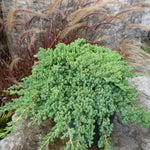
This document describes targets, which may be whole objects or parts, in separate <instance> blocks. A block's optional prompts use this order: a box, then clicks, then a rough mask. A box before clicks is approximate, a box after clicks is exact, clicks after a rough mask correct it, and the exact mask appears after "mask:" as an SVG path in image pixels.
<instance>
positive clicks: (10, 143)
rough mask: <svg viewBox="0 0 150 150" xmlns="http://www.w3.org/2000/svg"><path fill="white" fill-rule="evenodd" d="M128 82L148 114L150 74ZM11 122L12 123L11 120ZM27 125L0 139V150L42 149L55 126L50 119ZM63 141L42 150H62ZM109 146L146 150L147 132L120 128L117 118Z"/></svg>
mask: <svg viewBox="0 0 150 150" xmlns="http://www.w3.org/2000/svg"><path fill="white" fill-rule="evenodd" d="M130 83H131V85H133V86H136V90H137V92H139V93H140V95H139V97H138V104H142V105H145V106H146V108H147V110H148V111H150V75H149V74H148V75H145V76H140V77H136V78H133V79H131V80H130ZM13 120H15V118H14V117H13ZM28 122H29V120H27V121H23V126H22V127H21V128H18V127H17V126H16V131H15V132H14V134H12V135H9V136H8V137H6V138H4V139H3V140H1V141H0V150H38V149H39V148H40V146H41V142H42V138H43V137H44V136H45V135H46V134H47V133H48V132H49V131H50V129H51V128H52V126H54V123H53V122H52V121H50V120H45V121H43V123H42V124H41V125H40V126H37V125H34V126H30V127H28V126H27V125H28ZM65 142H66V141H65V140H64V141H62V140H60V139H59V138H57V139H55V141H54V142H52V143H50V144H49V145H48V146H47V147H45V149H44V150H63V149H64V147H65ZM112 146H113V150H149V149H150V129H146V128H143V127H140V126H138V125H136V124H133V123H129V124H128V125H123V124H122V123H121V121H120V120H118V118H117V116H116V117H115V119H114V129H113V133H112ZM94 150H95V149H94Z"/></svg>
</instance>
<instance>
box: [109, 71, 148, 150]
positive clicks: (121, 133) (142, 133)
mask: <svg viewBox="0 0 150 150" xmlns="http://www.w3.org/2000/svg"><path fill="white" fill-rule="evenodd" d="M130 83H131V85H133V86H135V87H136V90H137V92H139V93H140V95H139V97H138V104H142V105H145V106H146V108H147V110H148V111H150V74H149V75H145V76H142V77H136V78H133V79H132V80H130ZM112 139H113V140H112V145H113V148H114V150H149V149H150V129H145V128H142V127H140V126H138V125H135V124H132V123H129V124H128V125H123V124H122V123H121V122H120V121H119V120H118V118H117V117H116V118H115V121H114V130H113V134H112Z"/></svg>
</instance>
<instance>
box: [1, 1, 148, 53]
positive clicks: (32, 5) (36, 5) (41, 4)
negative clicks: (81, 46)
mask: <svg viewBox="0 0 150 150" xmlns="http://www.w3.org/2000/svg"><path fill="white" fill-rule="evenodd" d="M63 1H64V2H68V0H63ZM103 1H104V2H107V1H110V0H103ZM119 1H120V2H128V3H129V4H128V5H116V4H115V5H114V4H111V5H110V4H109V5H107V7H106V8H107V10H108V12H110V14H116V13H117V12H120V11H121V10H125V9H127V8H130V7H131V5H132V4H133V3H137V2H141V0H134V1H133V0H119ZM145 1H146V2H150V0H142V2H145ZM13 2H14V0H2V9H3V16H4V18H7V14H8V12H9V10H10V8H11V7H12V6H13ZM51 3H52V1H45V0H38V1H37V0H28V4H29V9H30V10H33V11H37V12H40V11H42V10H44V9H47V8H50V6H51ZM69 3H71V1H69ZM17 7H18V8H26V3H25V1H22V0H18V3H17ZM143 7H145V6H143ZM149 13H150V9H149V8H148V9H147V10H145V11H140V12H128V13H126V14H123V17H124V18H125V19H126V20H128V22H120V21H118V22H114V23H116V25H117V26H113V25H111V26H106V28H105V29H104V28H103V30H102V31H101V32H99V35H98V38H100V37H102V36H103V35H104V36H106V35H111V34H116V36H115V37H113V38H110V39H108V40H106V43H104V44H106V45H111V46H114V44H115V43H118V42H119V41H120V39H121V40H123V39H126V38H129V39H136V41H139V42H140V41H142V40H144V39H146V38H147V36H148V31H146V30H145V29H139V28H132V29H125V26H126V25H129V24H140V25H146V26H148V27H150V15H149ZM32 16H33V15H31V14H27V17H29V18H31V17H32ZM22 17H23V16H22V14H21V13H20V14H17V15H16V18H17V19H20V18H22ZM94 18H95V21H97V18H96V17H93V19H94ZM39 22H40V21H35V22H34V27H38V26H39ZM23 31H24V30H23V29H22V28H21V27H20V26H19V27H18V29H17V31H15V32H13V33H12V34H10V32H7V37H8V42H9V44H8V45H10V49H11V51H13V52H14V51H15V49H16V41H18V39H19V37H20V35H21V34H22V33H23ZM13 52H12V53H13Z"/></svg>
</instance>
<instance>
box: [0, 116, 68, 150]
mask: <svg viewBox="0 0 150 150" xmlns="http://www.w3.org/2000/svg"><path fill="white" fill-rule="evenodd" d="M13 120H16V118H15V117H14V116H13ZM28 123H29V120H26V121H23V125H22V127H21V128H19V127H18V126H16V130H15V132H14V133H13V134H12V135H8V136H7V137H6V138H4V139H3V140H1V141H0V150H38V149H39V148H40V147H41V146H42V141H43V137H45V136H46V134H47V133H48V132H49V131H50V129H51V128H52V127H53V126H54V123H53V122H52V121H50V120H45V121H43V122H42V124H41V125H40V126H38V125H34V126H30V127H28ZM65 143H66V142H65V141H64V140H60V139H59V138H57V139H55V140H54V142H51V143H50V144H49V145H48V146H46V147H45V148H44V149H43V150H63V149H64V147H65Z"/></svg>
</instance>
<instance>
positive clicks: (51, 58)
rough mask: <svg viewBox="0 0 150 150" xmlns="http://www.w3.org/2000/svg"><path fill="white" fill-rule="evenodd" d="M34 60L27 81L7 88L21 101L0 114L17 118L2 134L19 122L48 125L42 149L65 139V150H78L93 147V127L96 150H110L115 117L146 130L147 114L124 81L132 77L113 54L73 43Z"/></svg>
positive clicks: (149, 116)
mask: <svg viewBox="0 0 150 150" xmlns="http://www.w3.org/2000/svg"><path fill="white" fill-rule="evenodd" d="M35 57H37V58H38V59H39V64H38V65H36V66H34V67H33V70H32V75H30V76H29V77H26V78H24V79H22V82H20V83H19V85H14V86H12V87H11V88H10V93H11V94H18V95H19V96H20V97H19V98H16V99H13V102H11V103H8V104H6V105H5V106H4V107H1V108H0V113H3V112H5V111H6V110H7V111H10V110H13V109H15V112H16V116H17V117H18V119H17V120H16V121H14V122H10V123H8V127H7V128H6V132H5V134H7V133H8V132H9V131H11V132H12V131H14V125H15V123H17V122H18V123H19V125H21V120H22V116H24V117H25V119H26V118H28V117H29V116H30V119H31V122H30V123H29V125H34V124H36V123H38V124H39V125H40V124H41V122H42V121H43V120H46V119H52V120H54V121H55V122H56V125H55V126H54V127H53V128H52V129H51V132H50V133H48V134H47V136H46V137H45V138H44V142H43V146H42V147H41V149H42V148H43V147H44V146H46V145H48V144H49V142H51V141H53V139H54V138H56V137H59V136H61V138H62V139H64V138H68V142H67V143H66V148H65V150H68V149H71V150H83V149H85V148H87V147H88V146H91V145H92V143H93V135H94V134H95V133H94V128H95V125H94V124H95V122H97V124H98V125H99V134H100V139H99V141H98V146H99V147H100V148H101V147H104V149H107V150H111V149H112V148H111V146H110V144H111V143H110V141H111V140H110V134H111V132H112V130H113V123H111V121H110V117H111V116H112V115H113V114H114V113H115V112H117V114H118V116H119V118H120V119H121V120H122V123H124V124H127V123H128V121H132V122H134V123H136V124H139V125H142V126H143V127H147V128H149V127H150V113H149V112H147V111H146V110H145V107H143V106H141V105H137V104H136V98H137V96H138V94H137V93H135V88H134V87H131V86H129V82H128V80H127V79H128V78H133V77H135V76H137V75H135V74H133V73H132V72H131V71H132V69H133V68H132V67H131V66H127V65H126V63H125V62H124V61H122V59H123V57H121V56H120V55H119V54H117V52H112V51H111V50H110V49H106V48H104V47H99V46H94V45H90V44H85V40H84V39H78V40H76V41H75V42H73V43H71V44H70V45H65V44H63V43H60V44H58V45H57V46H56V48H55V49H54V51H53V50H52V49H48V50H45V49H43V48H40V51H39V53H38V54H37V55H35ZM71 123H73V124H74V126H75V127H74V128H71V127H70V124H71ZM3 135H4V134H3Z"/></svg>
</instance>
